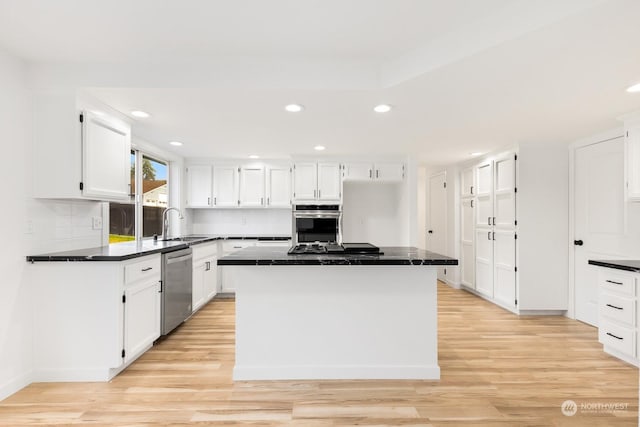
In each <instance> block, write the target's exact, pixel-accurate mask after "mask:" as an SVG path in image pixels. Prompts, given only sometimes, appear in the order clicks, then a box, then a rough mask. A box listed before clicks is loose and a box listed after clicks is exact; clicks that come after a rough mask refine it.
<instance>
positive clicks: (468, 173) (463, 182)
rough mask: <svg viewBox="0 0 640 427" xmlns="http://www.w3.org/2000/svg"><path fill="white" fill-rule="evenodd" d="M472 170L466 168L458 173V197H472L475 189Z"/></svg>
mask: <svg viewBox="0 0 640 427" xmlns="http://www.w3.org/2000/svg"><path fill="white" fill-rule="evenodd" d="M475 182H476V180H475V173H474V168H472V167H471V168H466V169H464V170H463V171H462V172H461V173H460V196H462V197H473V196H474V193H473V191H474V189H475V188H474V187H475V185H476V184H475Z"/></svg>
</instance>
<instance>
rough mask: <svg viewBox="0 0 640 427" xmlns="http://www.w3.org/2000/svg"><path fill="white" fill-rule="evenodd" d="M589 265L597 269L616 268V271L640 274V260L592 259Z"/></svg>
mask: <svg viewBox="0 0 640 427" xmlns="http://www.w3.org/2000/svg"><path fill="white" fill-rule="evenodd" d="M589 264H591V265H595V266H597V267H607V268H614V269H616V270H625V271H632V272H634V273H640V260H637V259H631V260H597V259H590V260H589Z"/></svg>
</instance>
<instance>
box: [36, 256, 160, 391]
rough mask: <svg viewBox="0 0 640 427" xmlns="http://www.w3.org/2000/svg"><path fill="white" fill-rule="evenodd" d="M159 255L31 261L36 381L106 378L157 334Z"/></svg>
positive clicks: (149, 345)
mask: <svg viewBox="0 0 640 427" xmlns="http://www.w3.org/2000/svg"><path fill="white" fill-rule="evenodd" d="M160 265H161V262H160V254H154V255H149V256H145V257H140V258H135V259H131V260H127V261H122V262H107V261H86V262H64V263H58V262H42V263H35V264H33V265H30V266H29V271H28V274H29V276H30V278H31V279H32V280H33V281H32V283H34V286H35V287H36V288H35V292H34V305H35V307H34V312H35V317H34V341H33V342H34V350H35V351H34V355H35V356H34V371H35V372H37V374H36V377H35V378H34V379H35V381H108V380H110V379H111V378H113V377H114V376H115V375H116V374H117V373H118V372H120V371H121V370H122V369H124V368H125V367H126V366H127V365H128V364H129V363H130V362H132V361H133V360H135V359H136V358H137V357H138V356H140V355H141V354H142V353H144V352H145V351H146V350H147V349H148V348H150V347H151V346H152V345H153V342H154V341H155V340H156V339H157V338H158V337H159V336H160V304H161V296H162V294H161V293H160V286H161V284H160V279H161V277H160V269H161V268H160Z"/></svg>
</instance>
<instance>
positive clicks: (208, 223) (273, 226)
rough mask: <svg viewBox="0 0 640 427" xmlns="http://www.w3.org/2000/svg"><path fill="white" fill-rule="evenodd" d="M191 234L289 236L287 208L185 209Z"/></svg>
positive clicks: (289, 214) (289, 216)
mask: <svg viewBox="0 0 640 427" xmlns="http://www.w3.org/2000/svg"><path fill="white" fill-rule="evenodd" d="M187 211H188V212H189V213H190V215H189V217H190V224H189V226H190V230H189V232H190V233H192V234H220V235H225V236H228V235H244V236H291V210H290V209H187Z"/></svg>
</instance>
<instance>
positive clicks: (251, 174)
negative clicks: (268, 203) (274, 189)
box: [239, 166, 265, 207]
mask: <svg viewBox="0 0 640 427" xmlns="http://www.w3.org/2000/svg"><path fill="white" fill-rule="evenodd" d="M264 199H265V197H264V167H262V166H242V167H241V168H240V198H239V200H240V203H239V204H240V206H247V207H257V206H264V204H265V200H264Z"/></svg>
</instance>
